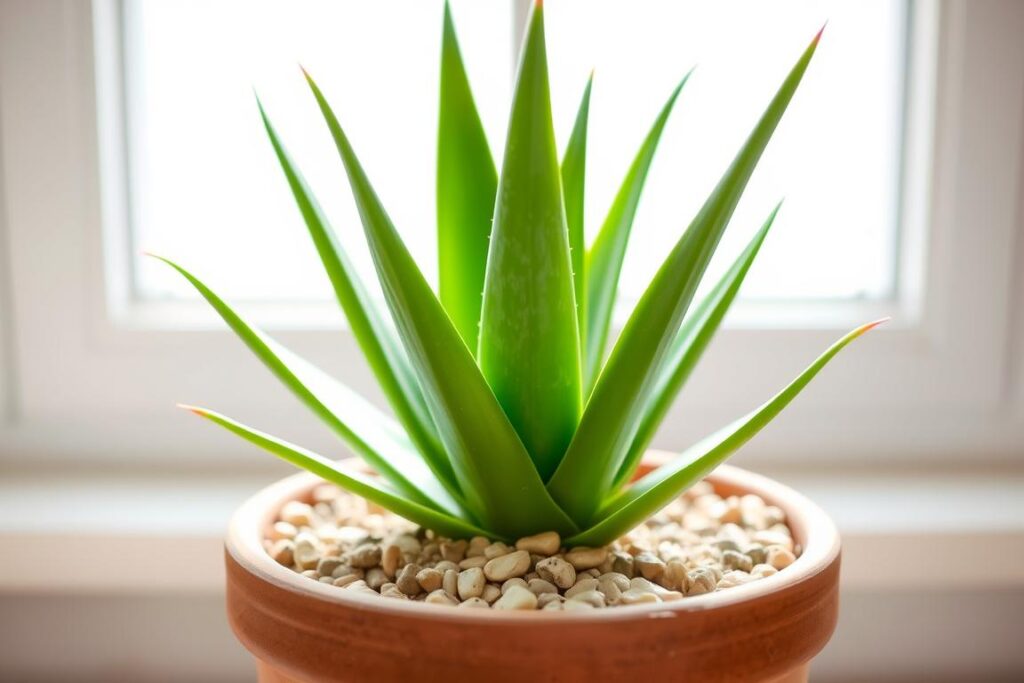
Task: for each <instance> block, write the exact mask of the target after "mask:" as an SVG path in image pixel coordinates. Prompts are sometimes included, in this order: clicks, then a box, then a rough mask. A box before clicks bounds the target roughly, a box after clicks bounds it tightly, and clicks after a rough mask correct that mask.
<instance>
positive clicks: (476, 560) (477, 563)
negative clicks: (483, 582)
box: [459, 554, 489, 569]
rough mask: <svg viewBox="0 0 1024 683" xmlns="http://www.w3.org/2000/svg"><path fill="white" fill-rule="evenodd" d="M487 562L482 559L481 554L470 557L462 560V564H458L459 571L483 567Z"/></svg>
mask: <svg viewBox="0 0 1024 683" xmlns="http://www.w3.org/2000/svg"><path fill="white" fill-rule="evenodd" d="M488 562H489V560H488V559H487V558H486V557H484V556H483V554H480V555H471V556H469V557H467V558H466V559H464V560H463V561H462V562H459V569H472V568H473V567H483V566H484V565H485V564H487V563H488Z"/></svg>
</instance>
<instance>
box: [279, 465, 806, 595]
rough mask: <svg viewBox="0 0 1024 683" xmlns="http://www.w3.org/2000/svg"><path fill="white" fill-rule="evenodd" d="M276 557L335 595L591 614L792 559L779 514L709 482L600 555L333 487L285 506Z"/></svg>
mask: <svg viewBox="0 0 1024 683" xmlns="http://www.w3.org/2000/svg"><path fill="white" fill-rule="evenodd" d="M264 547H265V548H266V550H267V552H268V553H269V554H270V555H271V557H272V558H273V559H274V561H276V562H278V563H279V564H281V565H283V566H285V567H288V568H290V569H292V570H293V571H295V572H296V573H299V574H301V575H302V576H305V577H308V578H309V579H310V580H312V581H319V582H321V583H325V584H329V585H333V586H336V587H337V588H338V590H345V591H355V592H358V593H360V594H367V595H376V596H380V597H382V598H391V599H397V600H410V601H415V602H423V603H427V604H433V605H445V606H449V607H459V608H469V609H474V608H476V609H500V610H547V611H562V610H592V609H603V608H610V607H617V606H622V605H633V604H642V603H659V602H672V601H676V600H682V599H684V598H685V597H687V596H694V595H703V594H705V593H710V592H714V591H721V590H726V589H728V588H731V587H734V586H739V585H742V584H746V583H749V582H751V581H756V580H758V579H761V578H764V577H767V576H771V575H773V574H776V573H777V572H779V571H780V570H784V569H785V568H786V567H788V566H789V565H790V564H792V563H793V561H794V560H795V559H796V556H797V554H798V553H799V550H800V549H799V547H797V546H796V545H795V543H794V540H793V536H792V534H791V532H790V528H789V526H787V524H786V515H785V513H784V512H783V511H782V510H781V509H780V508H778V507H776V506H774V505H769V504H767V503H766V502H765V501H764V500H763V499H762V498H761V497H760V496H757V495H754V494H747V495H743V496H729V497H725V498H723V497H722V496H720V495H718V494H717V493H715V491H714V489H713V488H712V486H711V485H710V484H709V483H707V482H700V483H699V484H697V485H695V486H693V487H692V488H690V489H689V490H688V491H687V492H686V493H685V494H684V495H682V496H681V497H679V498H678V499H676V500H674V501H673V502H672V503H670V504H669V505H668V506H667V507H665V508H664V509H663V510H661V511H660V512H659V513H658V514H656V515H654V516H653V517H651V518H649V519H648V520H647V521H646V522H645V523H643V524H641V525H639V526H637V527H636V528H634V529H633V530H631V531H630V532H629V533H627V534H625V535H623V536H622V537H620V538H618V539H617V540H616V541H614V542H612V543H610V544H608V545H606V546H603V547H597V548H588V547H565V546H563V545H562V539H561V537H560V536H559V535H558V533H557V532H554V531H550V532H545V533H540V534H536V535H533V536H527V537H524V538H520V539H518V540H517V541H516V542H515V544H514V545H509V544H506V543H503V542H501V541H492V540H490V539H488V538H485V537H483V536H475V537H473V538H471V539H469V540H466V539H459V540H453V539H450V538H446V537H445V536H443V535H440V534H436V533H434V532H433V531H430V530H426V529H424V528H423V527H419V526H416V525H414V524H412V523H411V522H409V521H407V520H405V519H403V518H401V517H399V516H397V515H395V514H393V513H390V512H388V511H386V510H384V509H383V508H380V507H378V506H375V505H374V504H372V503H368V502H367V501H366V500H365V499H363V498H360V497H358V496H354V495H351V494H348V493H345V492H344V491H342V490H341V489H340V488H338V487H336V486H334V485H332V484H323V485H320V486H318V487H316V488H315V489H313V492H312V497H311V498H310V499H309V500H308V501H300V500H293V501H290V502H288V503H286V504H285V505H284V506H283V507H282V509H281V511H280V513H279V514H278V516H277V520H276V521H275V522H274V524H273V525H272V526H271V528H270V530H269V532H268V533H267V535H266V536H265V538H264Z"/></svg>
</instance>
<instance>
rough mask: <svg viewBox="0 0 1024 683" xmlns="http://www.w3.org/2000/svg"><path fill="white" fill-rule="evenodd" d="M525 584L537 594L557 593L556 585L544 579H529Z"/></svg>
mask: <svg viewBox="0 0 1024 683" xmlns="http://www.w3.org/2000/svg"><path fill="white" fill-rule="evenodd" d="M526 584H527V585H526V587H527V588H529V589H530V591H531V592H532V593H533V594H534V595H538V596H539V595H543V594H544V593H558V586H556V585H555V584H553V583H551V582H550V581H545V580H544V579H530V580H529V581H527V582H526Z"/></svg>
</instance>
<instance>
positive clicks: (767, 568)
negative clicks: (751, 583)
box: [750, 564, 779, 579]
mask: <svg viewBox="0 0 1024 683" xmlns="http://www.w3.org/2000/svg"><path fill="white" fill-rule="evenodd" d="M778 573H779V570H778V569H776V568H775V567H773V566H771V565H770V564H755V565H754V568H753V569H751V570H750V575H751V576H752V577H754V578H755V579H763V578H765V577H766V576H772V575H773V574H778Z"/></svg>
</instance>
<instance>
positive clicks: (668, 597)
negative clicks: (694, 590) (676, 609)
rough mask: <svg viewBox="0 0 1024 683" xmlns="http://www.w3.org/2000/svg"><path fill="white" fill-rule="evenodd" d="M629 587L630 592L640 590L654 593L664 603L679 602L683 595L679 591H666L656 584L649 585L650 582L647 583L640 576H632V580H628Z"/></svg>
mask: <svg viewBox="0 0 1024 683" xmlns="http://www.w3.org/2000/svg"><path fill="white" fill-rule="evenodd" d="M629 587H630V590H640V591H647V592H649V593H654V594H655V595H657V596H658V597H659V598H660V599H661V600H663V601H665V602H672V601H674V600H680V599H682V597H683V594H682V593H680V592H679V591H670V590H667V589H665V588H663V587H661V586H659V585H658V584H656V583H651V582H650V581H648V580H647V579H645V578H643V577H642V576H634V577H633V578H632V579H630V580H629Z"/></svg>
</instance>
